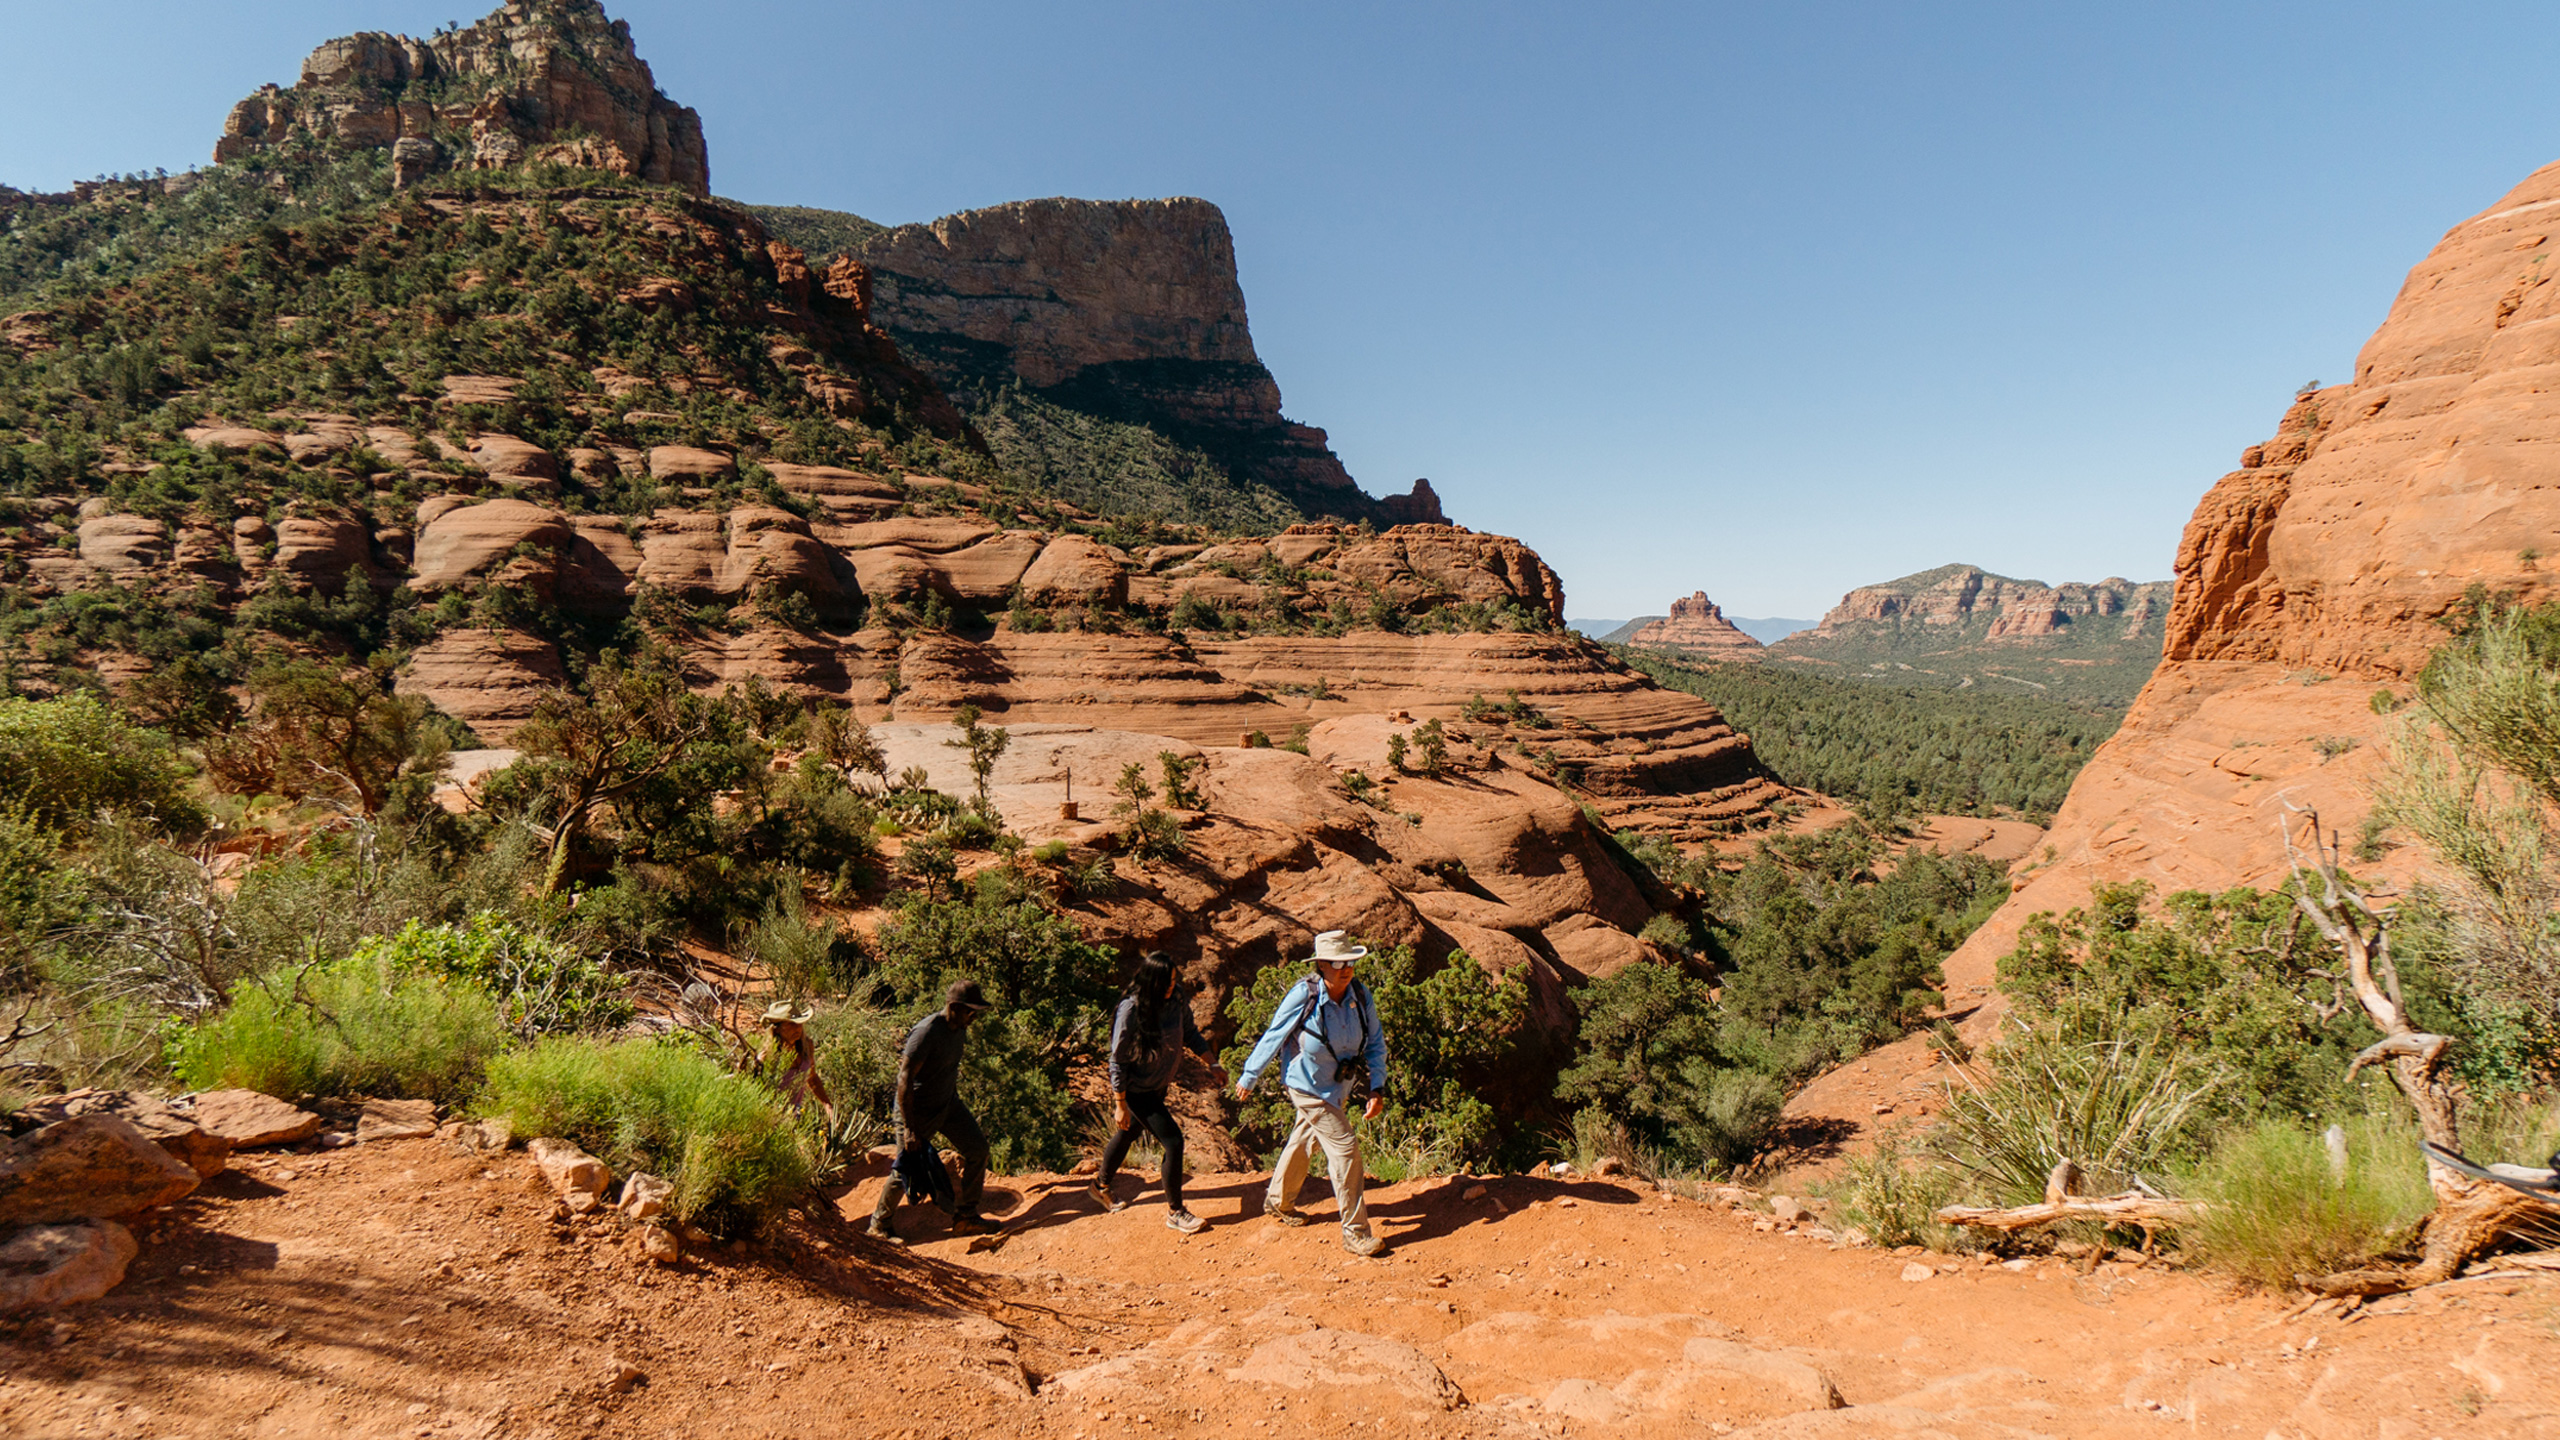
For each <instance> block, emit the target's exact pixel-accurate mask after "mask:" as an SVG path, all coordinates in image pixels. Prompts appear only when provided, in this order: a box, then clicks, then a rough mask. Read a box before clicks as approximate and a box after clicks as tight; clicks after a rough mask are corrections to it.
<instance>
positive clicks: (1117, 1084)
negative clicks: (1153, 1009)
mask: <svg viewBox="0 0 2560 1440" xmlns="http://www.w3.org/2000/svg"><path fill="white" fill-rule="evenodd" d="M1137 1013H1138V1004H1137V1002H1136V1001H1134V1000H1123V1001H1121V1002H1120V1008H1119V1009H1118V1010H1117V1011H1115V1012H1113V1014H1112V1016H1111V1049H1110V1051H1109V1053H1108V1054H1107V1055H1106V1056H1105V1057H1104V1061H1105V1064H1106V1065H1107V1066H1108V1067H1109V1071H1110V1076H1111V1093H1112V1094H1114V1095H1120V1096H1126V1095H1127V1094H1128V1093H1129V1077H1128V1076H1127V1075H1126V1074H1123V1073H1122V1072H1121V1069H1120V1042H1121V1041H1122V1040H1124V1039H1126V1038H1128V1035H1129V1026H1130V1024H1131V1022H1133V1021H1134V1020H1135V1019H1136V1018H1137ZM1123 1128H1124V1129H1125V1128H1126V1127H1125V1126H1124V1127H1123Z"/></svg>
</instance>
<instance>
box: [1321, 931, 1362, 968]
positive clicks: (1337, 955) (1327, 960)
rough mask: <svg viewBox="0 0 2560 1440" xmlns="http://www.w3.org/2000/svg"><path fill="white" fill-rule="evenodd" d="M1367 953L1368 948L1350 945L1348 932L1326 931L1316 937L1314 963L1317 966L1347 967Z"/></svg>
mask: <svg viewBox="0 0 2560 1440" xmlns="http://www.w3.org/2000/svg"><path fill="white" fill-rule="evenodd" d="M1368 953H1369V947H1368V946H1366V945H1354V944H1352V943H1351V932H1350V931H1348V930H1327V931H1325V932H1324V933H1323V934H1321V935H1318V936H1317V937H1316V954H1315V961H1316V963H1317V964H1319V965H1348V964H1350V963H1351V962H1352V961H1354V960H1357V959H1359V958H1360V957H1361V956H1363V955H1366V954H1368Z"/></svg>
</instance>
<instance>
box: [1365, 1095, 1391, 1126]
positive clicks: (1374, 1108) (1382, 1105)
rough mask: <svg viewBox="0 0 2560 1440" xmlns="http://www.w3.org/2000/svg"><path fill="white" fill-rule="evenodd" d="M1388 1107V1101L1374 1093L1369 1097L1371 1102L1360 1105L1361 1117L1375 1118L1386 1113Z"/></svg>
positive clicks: (1366, 1118)
mask: <svg viewBox="0 0 2560 1440" xmlns="http://www.w3.org/2000/svg"><path fill="white" fill-rule="evenodd" d="M1386 1109H1387V1102H1386V1101H1385V1100H1383V1099H1380V1098H1379V1097H1378V1096H1375V1095H1372V1096H1370V1097H1369V1103H1368V1104H1366V1105H1363V1106H1361V1107H1360V1118H1362V1119H1364V1120H1375V1119H1377V1118H1378V1117H1379V1116H1380V1115H1383V1114H1385V1113H1386Z"/></svg>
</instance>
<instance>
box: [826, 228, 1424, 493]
mask: <svg viewBox="0 0 2560 1440" xmlns="http://www.w3.org/2000/svg"><path fill="white" fill-rule="evenodd" d="M858 258H859V259H860V260H861V262H862V265H863V266H864V267H865V268H866V270H867V274H868V277H869V280H870V283H871V284H872V285H873V286H874V287H875V299H874V300H873V302H872V305H871V308H872V309H873V311H874V313H875V314H876V315H877V316H878V319H879V322H880V323H881V324H882V325H883V326H885V327H886V328H887V329H888V330H889V332H890V333H891V334H892V335H894V336H896V337H897V340H898V343H899V345H900V346H901V347H903V348H904V350H905V352H906V353H907V354H908V355H909V356H911V357H912V358H914V359H915V361H916V362H917V363H918V364H920V365H922V366H923V367H924V368H925V369H926V370H927V371H928V372H929V373H931V374H932V375H933V376H934V378H935V379H937V380H939V381H940V382H942V384H943V385H944V386H945V387H946V388H952V389H955V390H959V391H961V392H963V393H969V392H972V391H980V390H987V389H990V388H995V387H1000V386H1002V385H1003V384H1004V383H1006V382H1008V381H1018V382H1019V383H1021V384H1024V385H1028V386H1030V387H1032V388H1033V389H1035V390H1038V391H1041V392H1044V393H1047V394H1049V395H1050V396H1051V397H1052V398H1054V399H1057V400H1058V401H1060V402H1061V403H1064V404H1067V405H1068V406H1070V407H1071V408H1077V409H1089V410H1095V411H1097V412H1100V413H1107V414H1111V415H1115V416H1121V417H1135V418H1138V419H1141V420H1143V421H1145V422H1146V423H1149V424H1153V425H1156V426H1157V427H1158V428H1160V429H1162V430H1164V431H1165V432H1166V433H1167V434H1169V435H1171V436H1173V437H1174V438H1175V439H1177V440H1180V441H1182V442H1183V443H1185V444H1192V445H1198V446H1200V447H1201V448H1203V449H1205V450H1208V451H1209V452H1210V453H1211V454H1212V455H1215V456H1217V457H1219V458H1220V459H1221V460H1222V461H1223V462H1227V463H1231V464H1232V465H1234V466H1235V468H1236V469H1237V471H1238V472H1239V478H1242V479H1247V480H1252V481H1258V482H1260V483H1263V484H1266V485H1269V486H1271V487H1272V488H1273V489H1275V490H1277V491H1279V492H1280V493H1282V494H1283V495H1287V496H1290V497H1291V498H1292V499H1295V500H1297V501H1298V502H1299V503H1300V504H1302V505H1305V506H1309V507H1311V508H1312V510H1313V512H1314V513H1322V514H1344V515H1354V516H1360V515H1367V516H1373V517H1374V518H1377V519H1380V520H1383V521H1385V522H1386V523H1389V524H1398V523H1427V522H1433V521H1439V520H1442V519H1444V518H1445V517H1444V516H1443V515H1442V513H1441V510H1440V502H1439V497H1438V496H1437V495H1436V494H1434V493H1433V492H1432V490H1431V488H1430V486H1429V484H1428V483H1421V484H1417V486H1416V487H1415V489H1414V491H1413V492H1412V493H1411V494H1409V495H1405V496H1401V497H1396V498H1393V499H1391V500H1389V501H1384V502H1379V501H1372V500H1370V499H1369V498H1368V497H1367V496H1365V495H1362V494H1361V493H1360V491H1359V490H1358V488H1357V487H1355V486H1354V485H1353V484H1352V482H1351V476H1350V474H1349V473H1348V472H1346V471H1345V470H1344V469H1343V468H1342V461H1341V460H1340V459H1339V458H1337V457H1336V456H1335V455H1334V453H1333V451H1332V450H1331V449H1330V448H1329V447H1328V445H1327V443H1326V438H1325V433H1324V431H1322V430H1319V429H1317V428H1315V427H1314V426H1311V425H1300V424H1296V423H1294V422H1292V421H1289V420H1287V419H1285V418H1283V417H1282V415H1281V413H1280V387H1279V384H1278V383H1277V382H1276V381H1274V380H1273V379H1272V377H1271V372H1270V371H1269V370H1267V369H1265V368H1264V367H1263V364H1262V361H1261V359H1260V357H1258V356H1256V355H1255V354H1254V349H1253V335H1252V332H1251V331H1250V330H1249V329H1248V328H1247V326H1246V323H1245V304H1244V290H1243V287H1242V286H1241V285H1239V284H1238V283H1237V280H1236V262H1235V241H1234V239H1233V237H1232V236H1231V235H1229V233H1228V231H1227V220H1226V216H1225V215H1223V214H1222V213H1220V212H1219V210H1218V207H1217V206H1215V205H1212V204H1210V203H1209V202H1208V201H1206V200H1195V199H1189V198H1181V199H1172V200H1115V201H1100V200H1066V199H1056V200H1025V201H1018V202H1015V203H1013V204H1009V205H997V206H994V207H991V208H989V209H985V210H967V211H963V212H961V213H959V214H957V215H946V216H944V217H942V218H941V219H939V220H936V221H934V222H932V223H931V224H929V225H901V226H898V227H896V228H894V229H891V230H887V231H884V232H882V233H880V234H878V235H876V236H873V237H872V238H870V239H868V240H866V241H864V242H862V245H861V249H860V254H859V257H858Z"/></svg>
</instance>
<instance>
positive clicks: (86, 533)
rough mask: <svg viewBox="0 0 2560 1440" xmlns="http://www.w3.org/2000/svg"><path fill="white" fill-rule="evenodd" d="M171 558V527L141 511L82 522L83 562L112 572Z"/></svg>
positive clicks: (127, 571)
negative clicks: (150, 518) (142, 515)
mask: <svg viewBox="0 0 2560 1440" xmlns="http://www.w3.org/2000/svg"><path fill="white" fill-rule="evenodd" d="M168 559H169V527H168V526H166V525H163V524H161V523H160V522H159V521H157V520H146V519H144V518H143V517H141V516H139V515H100V516H97V517H95V518H93V519H88V520H83V521H81V522H80V563H81V564H83V565H86V566H88V567H89V568H90V569H92V570H102V571H105V572H106V573H108V574H110V575H129V574H133V573H135V572H137V571H142V570H151V569H156V568H157V567H159V566H160V565H162V564H165V563H167V561H168Z"/></svg>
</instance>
